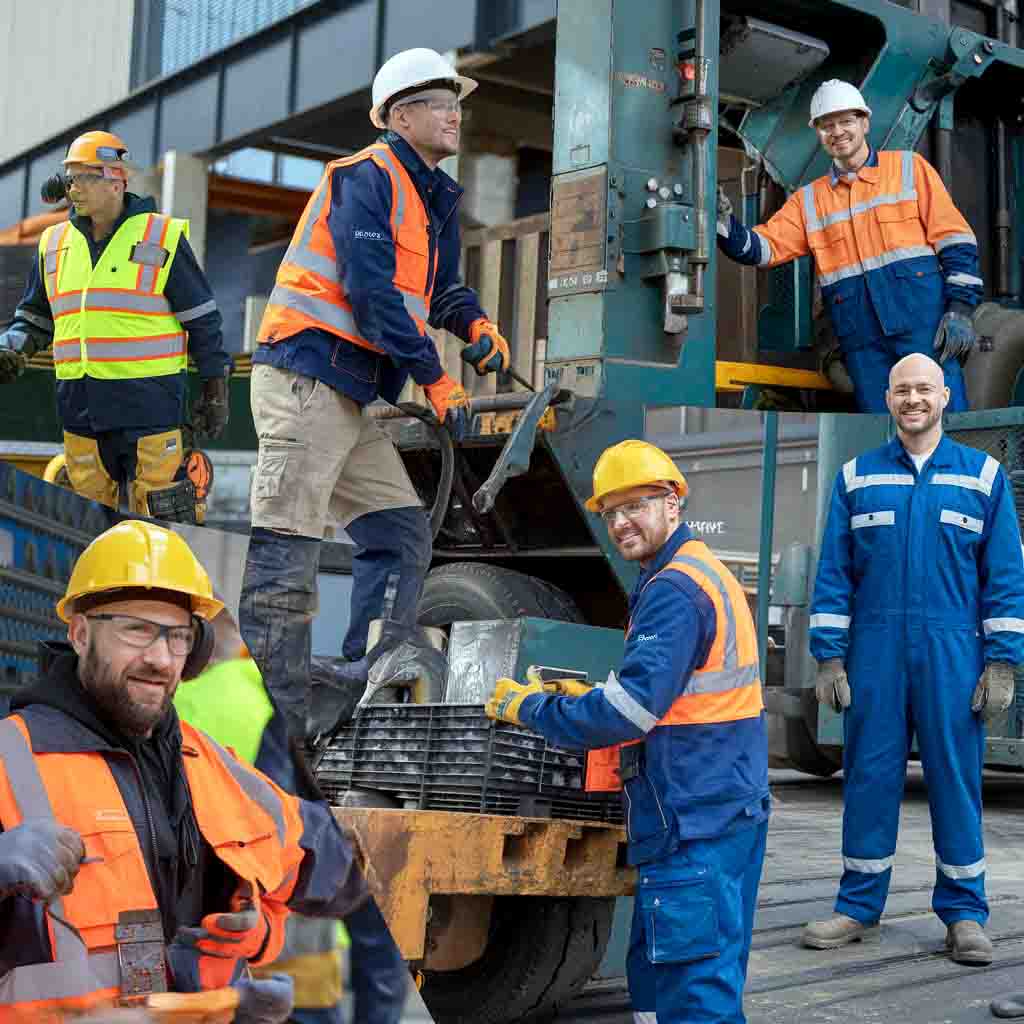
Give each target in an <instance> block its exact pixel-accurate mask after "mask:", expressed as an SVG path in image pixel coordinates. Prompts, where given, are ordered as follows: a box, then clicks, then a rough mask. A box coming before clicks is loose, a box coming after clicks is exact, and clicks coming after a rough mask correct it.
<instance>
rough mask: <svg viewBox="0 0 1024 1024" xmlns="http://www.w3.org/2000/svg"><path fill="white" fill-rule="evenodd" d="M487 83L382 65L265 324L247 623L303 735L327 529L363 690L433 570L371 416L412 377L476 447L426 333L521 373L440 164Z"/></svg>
mask: <svg viewBox="0 0 1024 1024" xmlns="http://www.w3.org/2000/svg"><path fill="white" fill-rule="evenodd" d="M476 85H477V83H476V82H474V81H473V80H472V79H470V78H465V77H463V76H461V75H459V74H457V73H456V71H455V69H454V68H453V67H452V66H451V65H450V64H449V63H448V62H447V61H446V60H445V59H444V58H443V57H441V55H440V54H438V53H435V52H434V51H433V50H428V49H424V48H417V49H414V50H405V51H403V52H402V53H398V54H396V55H395V56H394V57H392V58H391V59H390V60H388V61H387V62H386V63H385V64H384V65H383V67H381V69H380V70H379V71H378V72H377V75H376V77H375V78H374V82H373V107H372V109H371V110H370V120H371V122H372V123H373V125H374V126H375V127H376V128H379V129H381V130H382V131H383V132H384V134H383V135H382V136H381V138H380V139H379V140H378V141H377V142H376V143H374V144H373V145H372V146H368V147H367V148H365V149H362V150H360V151H359V152H358V153H356V154H355V155H354V156H351V157H346V158H344V159H342V160H335V161H332V162H331V163H329V164H328V165H327V168H326V170H325V172H324V176H323V178H322V179H321V181H320V184H319V186H318V187H317V189H316V191H315V192H314V193H313V195H312V197H311V198H310V201H309V204H308V205H307V207H306V209H305V211H304V212H303V214H302V217H301V219H300V220H299V224H298V227H297V228H296V230H295V235H294V237H293V239H292V244H291V246H290V247H289V249H288V252H287V253H286V255H285V259H284V262H283V263H282V264H281V267H280V270H279V271H278V274H277V281H276V283H275V285H274V290H273V292H272V293H271V295H270V301H269V304H268V305H267V310H266V315H265V316H264V318H263V323H262V324H261V326H260V331H259V339H260V342H261V344H260V346H259V348H258V350H257V352H256V353H255V354H254V355H253V359H252V361H253V373H252V413H253V422H254V423H255V426H256V433H257V434H258V435H259V439H260V444H259V449H260V450H259V459H258V462H257V465H256V473H255V476H254V478H253V485H252V525H253V530H252V538H251V541H250V544H249V556H248V560H247V562H246V570H245V580H244V583H243V589H242V601H241V609H240V611H241V629H242V636H243V637H244V638H245V642H246V644H247V645H248V647H249V650H250V651H251V652H252V655H253V657H254V658H255V660H256V663H257V664H258V665H259V667H260V671H261V672H262V673H263V678H264V680H265V681H266V685H267V688H268V689H269V690H270V692H271V693H272V694H273V695H274V698H275V700H276V701H277V703H278V705H279V707H280V708H281V710H282V712H283V713H284V714H285V715H286V717H287V720H288V726H289V729H290V730H291V731H292V733H293V734H294V735H295V736H297V737H298V738H300V739H301V738H303V737H304V735H305V730H306V718H307V715H308V713H309V692H310V690H309V658H310V636H311V633H310V629H311V622H312V618H313V614H314V612H315V610H316V601H317V590H316V571H317V564H318V559H319V552H320V541H321V539H322V538H323V536H324V531H325V529H326V526H327V523H328V520H329V519H330V520H332V521H334V522H336V523H338V524H340V525H341V526H342V527H343V528H344V529H345V530H346V531H347V532H348V534H349V536H350V537H351V538H352V540H353V541H354V542H355V545H356V555H355V560H354V564H353V566H352V577H353V586H352V601H351V612H352V614H351V617H350V624H349V629H348V632H347V634H346V636H345V640H344V644H343V646H342V653H343V654H344V656H345V657H346V659H348V661H349V662H351V665H350V666H345V669H344V671H345V672H347V674H348V675H349V677H350V678H352V679H353V680H355V681H357V682H361V683H363V684H365V682H366V678H367V672H368V668H367V662H366V658H365V654H366V637H367V629H368V627H369V623H370V621H371V620H372V619H375V618H380V617H381V615H382V612H384V613H385V617H387V618H390V619H392V620H396V621H399V622H403V623H406V624H409V625H412V624H414V623H415V620H416V608H417V605H418V603H419V597H420V592H421V590H422V587H423V577H424V575H425V574H426V571H427V569H428V568H429V565H430V555H431V534H430V524H429V521H428V516H427V512H426V510H425V509H424V508H423V503H422V501H421V500H420V497H419V495H418V494H417V492H416V489H415V488H414V487H413V485H412V483H411V482H410V480H409V476H408V474H407V473H406V471H405V467H404V465H403V463H402V460H401V458H400V457H399V455H398V452H397V451H396V450H395V447H394V445H393V444H392V443H391V440H390V439H389V438H388V436H387V435H386V434H385V433H384V432H383V431H382V430H381V429H380V427H379V426H377V425H376V421H375V420H373V419H371V418H370V417H369V416H367V415H366V414H365V413H364V411H363V410H364V406H366V405H368V404H369V403H370V402H373V401H375V400H376V399H378V398H383V399H384V400H385V401H387V402H395V401H397V399H398V396H399V394H400V393H401V390H402V388H403V386H404V384H405V382H406V380H407V379H408V378H409V377H412V379H413V380H414V381H415V382H416V383H417V384H419V385H421V386H422V387H423V388H424V390H425V391H426V394H427V398H428V400H429V401H430V404H431V406H432V407H433V409H434V412H435V413H436V414H437V418H438V420H440V421H441V422H442V423H444V424H445V426H446V427H447V428H448V429H449V430H450V431H451V433H452V435H453V436H454V437H455V439H456V440H459V439H461V438H462V437H463V436H464V434H465V433H466V430H467V429H468V426H469V397H468V395H467V394H466V391H465V390H464V389H463V387H462V386H461V384H459V383H458V382H457V381H456V380H454V379H453V378H452V377H450V376H449V375H448V374H447V373H446V372H445V371H444V368H443V367H442V366H441V362H440V359H439V358H438V354H437V349H436V347H435V345H434V342H433V340H432V338H431V337H430V335H429V334H428V333H427V327H428V326H430V327H434V328H439V329H443V330H446V331H449V332H451V333H452V334H454V335H456V336H457V337H459V338H462V339H463V340H464V341H466V342H467V343H468V344H467V346H466V347H465V348H464V349H463V350H462V358H463V360H464V361H465V362H467V363H468V364H469V365H471V366H472V367H473V368H474V370H475V371H476V372H477V373H478V374H480V375H484V374H487V373H494V372H497V371H500V370H506V369H508V364H509V348H508V343H507V342H506V341H505V339H504V338H503V337H502V336H501V334H500V332H499V331H498V328H497V325H496V324H495V323H493V322H492V321H491V320H489V319H488V318H487V315H486V313H485V312H484V311H483V309H481V307H480V304H479V301H478V299H477V296H476V293H475V292H474V291H473V290H472V289H470V288H467V287H466V286H465V285H464V284H462V282H461V280H460V279H459V259H460V252H461V244H460V241H459V218H458V211H457V207H458V203H459V199H460V197H461V196H462V189H461V188H459V186H458V185H457V184H456V183H455V182H454V181H453V180H452V179H451V178H450V177H449V176H448V175H447V174H445V173H444V171H442V170H441V169H440V168H439V167H438V164H439V163H440V161H441V160H443V159H444V158H445V157H447V156H451V155H453V154H454V153H457V152H458V149H459V141H460V136H461V130H462V103H463V101H464V100H465V98H466V97H467V96H468V95H469V94H470V93H471V92H473V90H474V89H476ZM388 594H390V595H392V599H390V600H389V602H388V603H389V608H387V609H386V610H385V601H386V595H388Z"/></svg>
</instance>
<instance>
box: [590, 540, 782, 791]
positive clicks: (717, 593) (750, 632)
mask: <svg viewBox="0 0 1024 1024" xmlns="http://www.w3.org/2000/svg"><path fill="white" fill-rule="evenodd" d="M668 572H681V573H683V574H684V575H685V576H689V577H690V579H692V580H693V581H694V582H695V583H696V584H697V585H698V586H699V587H700V589H701V590H703V591H704V593H705V594H707V596H708V598H709V600H710V601H711V603H712V605H713V606H714V609H715V623H716V629H715V639H714V641H713V643H712V644H711V650H710V651H709V652H708V656H707V658H706V659H705V661H704V664H703V665H701V667H700V668H698V669H696V670H695V671H694V673H693V674H692V675H691V676H690V678H689V679H688V680H687V681H686V686H685V687H684V688H683V692H682V693H681V694H680V695H679V696H678V697H676V699H675V700H674V701H673V703H672V706H671V707H670V708H669V709H668V711H667V712H666V713H665V715H664V716H663V717H662V718H661V719H660V720H659V722H658V724H657V725H656V726H655V728H656V729H657V728H660V727H661V726H666V725H676V726H685V725H707V724H709V723H714V722H738V721H741V720H743V719H745V718H757V717H758V716H759V715H760V714H761V712H762V711H763V710H764V699H763V696H762V694H761V679H760V673H759V671H758V654H757V630H756V629H755V628H754V619H753V616H752V615H751V614H750V606H749V605H748V604H747V597H746V594H744V592H743V588H742V587H741V586H740V585H739V583H738V582H737V580H736V577H735V576H733V574H732V573H731V572H730V571H729V570H728V569H727V568H726V567H725V566H724V565H723V564H722V563H721V562H720V561H719V560H718V559H717V558H715V556H714V555H713V554H712V553H711V549H710V548H709V547H708V546H707V545H706V544H705V543H704V542H703V541H700V540H688V541H687V542H686V543H685V544H684V545H683V546H682V547H681V548H680V549H679V550H678V551H677V552H676V554H675V556H674V558H673V559H672V561H671V562H669V564H668V565H666V566H665V568H664V569H662V570H661V571H660V572H657V573H655V574H654V575H653V576H652V577H651V578H650V579H649V580H648V581H647V583H646V584H645V586H650V584H651V582H652V581H653V580H656V579H657V578H658V577H659V576H661V575H662V574H663V573H668ZM629 629H632V623H630V626H629ZM629 629H628V630H627V639H628V635H629ZM643 742H644V741H643V740H642V739H639V740H632V741H631V742H630V743H620V744H618V745H617V746H614V747H603V748H601V749H599V750H591V751H589V752H588V754H587V775H586V789H587V790H588V791H590V792H601V793H607V792H614V791H616V790H620V789H622V780H621V779H620V778H619V772H618V769H619V754H620V751H621V749H622V747H625V746H631V745H632V744H633V743H643Z"/></svg>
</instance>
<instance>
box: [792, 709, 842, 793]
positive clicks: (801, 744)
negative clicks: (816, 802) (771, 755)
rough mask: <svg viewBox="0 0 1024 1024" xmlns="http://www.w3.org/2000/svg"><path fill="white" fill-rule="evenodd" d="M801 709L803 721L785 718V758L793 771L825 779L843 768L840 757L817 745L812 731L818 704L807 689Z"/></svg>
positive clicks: (834, 749)
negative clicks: (796, 770)
mask: <svg viewBox="0 0 1024 1024" xmlns="http://www.w3.org/2000/svg"><path fill="white" fill-rule="evenodd" d="M801 699H802V702H803V707H804V717H803V718H787V719H786V757H787V758H788V759H789V762H790V763H791V764H792V765H793V767H794V768H796V769H798V770H799V771H802V772H806V773H807V774H808V775H817V776H818V777H819V778H822V779H827V778H829V777H830V776H832V775H835V773H836V772H837V771H839V769H840V768H842V767H843V762H842V754H841V753H838V756H835V754H834V753H833V752H834V751H836V749H837V748H834V747H823V746H819V745H818V744H817V743H816V742H815V740H814V735H815V732H816V731H817V730H816V729H814V731H812V725H811V723H813V724H814V725H815V726H816V725H817V721H818V702H817V699H816V698H815V696H814V690H812V689H807V690H804V692H803V693H802V694H801Z"/></svg>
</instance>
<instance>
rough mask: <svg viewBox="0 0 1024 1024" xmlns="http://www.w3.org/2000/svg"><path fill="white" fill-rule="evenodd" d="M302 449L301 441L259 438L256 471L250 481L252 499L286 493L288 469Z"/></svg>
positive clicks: (262, 499)
mask: <svg viewBox="0 0 1024 1024" xmlns="http://www.w3.org/2000/svg"><path fill="white" fill-rule="evenodd" d="M304 451H305V445H303V444H302V442H301V441H282V440H278V439H276V438H270V437H262V438H260V450H259V455H257V457H256V473H255V475H254V477H253V481H252V497H253V501H256V500H257V499H259V500H261V501H267V500H273V499H274V498H280V497H281V495H282V494H286V493H287V480H288V471H289V469H290V468H291V467H292V466H293V465H294V464H295V463H296V462H299V461H301V459H302V453H303V452H304Z"/></svg>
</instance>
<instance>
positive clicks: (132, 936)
mask: <svg viewBox="0 0 1024 1024" xmlns="http://www.w3.org/2000/svg"><path fill="white" fill-rule="evenodd" d="M114 938H115V940H116V941H117V962H118V966H119V968H120V975H121V985H120V988H121V996H120V999H119V1000H118V1002H119V1003H120V1004H121V1005H122V1006H134V1005H138V1004H140V1003H144V1002H145V1001H146V998H147V996H150V995H152V994H153V993H154V992H166V991H167V957H166V955H165V953H164V926H163V922H162V921H161V919H160V911H159V910H124V911H122V912H121V913H120V914H119V915H118V918H117V924H116V925H115V927H114Z"/></svg>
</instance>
